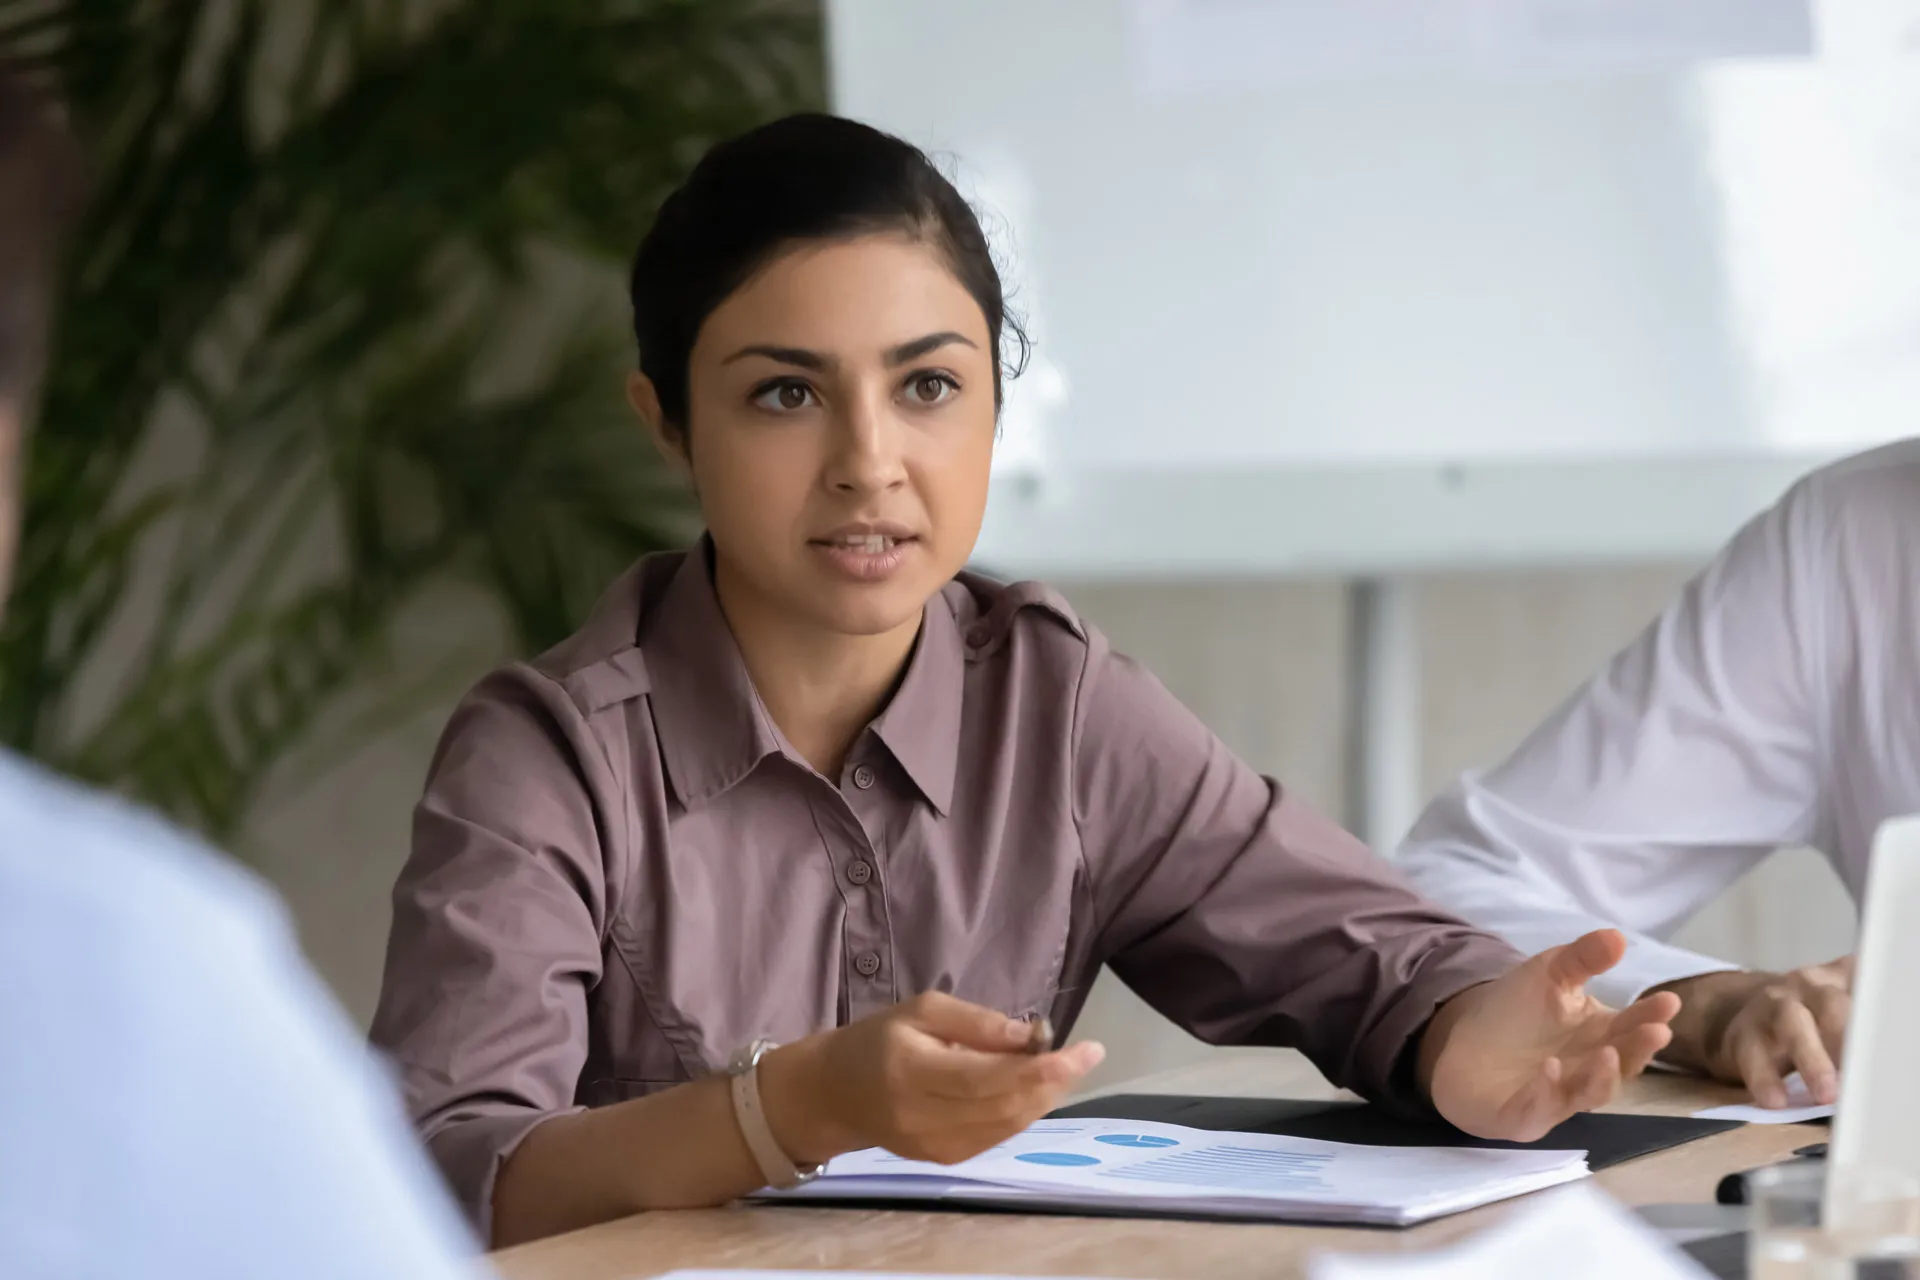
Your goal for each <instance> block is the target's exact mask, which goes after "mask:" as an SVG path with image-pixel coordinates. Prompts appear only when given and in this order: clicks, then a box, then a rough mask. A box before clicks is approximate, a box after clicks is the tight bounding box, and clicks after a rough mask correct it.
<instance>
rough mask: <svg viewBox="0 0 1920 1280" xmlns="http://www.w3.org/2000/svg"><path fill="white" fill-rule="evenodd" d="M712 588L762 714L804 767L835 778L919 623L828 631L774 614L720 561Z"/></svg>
mask: <svg viewBox="0 0 1920 1280" xmlns="http://www.w3.org/2000/svg"><path fill="white" fill-rule="evenodd" d="M714 591H715V594H716V595H717V596H718V597H719V600H720V608H721V611H722V612H723V613H725V615H726V618H727V625H728V627H729V628H731V629H732V631H733V638H734V643H735V644H737V645H738V646H739V648H740V656H741V659H742V660H743V661H744V662H745V663H746V664H747V674H748V675H749V676H751V677H752V679H753V687H754V689H755V691H756V692H758V693H759V695H760V701H761V702H763V703H765V704H766V708H767V714H769V715H771V716H772V717H773V722H774V724H776V725H778V726H779V728H780V732H781V733H782V734H783V735H785V737H786V739H787V741H788V742H789V743H791V744H792V746H793V749H794V750H795V751H797V752H799V753H800V755H801V756H802V757H803V758H804V759H805V760H806V761H807V763H808V764H810V765H812V766H813V767H814V769H816V770H817V771H818V772H819V773H820V775H821V776H822V777H825V778H828V779H832V780H835V781H837V780H838V779H839V776H840V769H841V766H842V765H843V764H845V762H846V758H847V752H848V751H850V750H852V748H853V743H854V740H855V739H856V738H858V737H859V736H860V732H861V730H863V729H865V728H866V727H867V725H868V724H869V723H870V722H871V721H872V720H873V718H874V717H875V716H876V715H878V714H880V710H881V708H883V707H884V706H886V704H887V701H888V699H890V698H891V697H892V696H893V690H894V686H896V685H897V684H898V683H899V682H900V676H901V673H902V672H903V671H904V670H905V669H906V665H907V657H908V655H909V654H911V653H912V652H913V644H914V641H915V640H916V639H917V638H918V636H919V634H920V620H919V619H918V618H915V619H913V621H912V622H910V623H908V624H907V625H905V626H903V627H900V628H897V629H895V630H893V631H889V632H883V633H882V634H879V635H872V636H850V635H845V634H839V633H833V632H828V631H825V630H823V629H821V628H819V627H814V626H809V625H807V624H806V623H804V622H798V621H794V620H791V619H787V618H780V617H776V616H773V613H772V611H771V610H769V609H767V608H765V607H764V604H763V603H762V602H761V601H760V600H759V599H757V598H756V597H755V595H754V593H753V592H752V590H751V588H745V587H744V586H743V584H740V583H738V582H737V581H735V580H733V579H732V577H731V575H730V574H728V573H727V571H726V569H725V568H724V566H720V565H716V566H715V569H714Z"/></svg>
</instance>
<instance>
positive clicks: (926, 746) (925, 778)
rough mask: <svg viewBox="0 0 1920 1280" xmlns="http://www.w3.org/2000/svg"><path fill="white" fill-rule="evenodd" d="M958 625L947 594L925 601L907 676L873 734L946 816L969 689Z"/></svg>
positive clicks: (902, 679) (908, 662) (876, 722)
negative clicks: (963, 701) (962, 706)
mask: <svg viewBox="0 0 1920 1280" xmlns="http://www.w3.org/2000/svg"><path fill="white" fill-rule="evenodd" d="M966 674H967V672H966V653H965V650H964V648H963V647H962V645H961V642H960V625H959V623H958V622H956V621H955V620H954V616H953V608H952V606H951V605H949V604H948V603H947V597H946V593H945V592H941V593H939V594H936V595H935V596H934V597H933V599H931V600H929V601H927V606H926V609H925V610H924V611H923V613H922V614H921V618H920V638H919V639H918V640H917V641H915V642H914V646H913V656H912V657H910V658H909V659H908V660H907V674H906V675H905V676H904V677H902V678H901V681H900V687H899V688H898V689H896V690H894V694H893V700H892V701H891V702H889V703H888V704H887V707H886V710H884V711H882V712H881V713H880V718H879V719H877V720H875V721H874V722H873V732H874V735H875V736H876V737H878V738H879V739H880V741H881V742H883V743H885V744H886V748H887V750H888V751H890V752H891V753H892V754H893V758H894V759H895V760H897V761H899V762H900V767H901V768H902V769H904V770H906V772H907V776H908V777H910V778H912V779H913V785H914V786H916V787H918V788H920V794H921V795H923V796H925V797H926V798H927V803H928V804H931V805H932V806H933V807H934V809H935V810H937V811H938V812H939V813H940V815H941V816H942V817H945V816H946V813H947V810H948V809H949V808H950V807H951V806H952V804H953V782H954V775H955V773H956V772H957V770H958V769H959V765H960V704H961V697H962V694H963V692H964V690H965V687H966Z"/></svg>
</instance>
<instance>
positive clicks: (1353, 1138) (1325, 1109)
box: [1053, 1093, 1741, 1172]
mask: <svg viewBox="0 0 1920 1280" xmlns="http://www.w3.org/2000/svg"><path fill="white" fill-rule="evenodd" d="M1053 1114H1054V1115H1055V1116H1056V1117H1059V1118H1062V1119H1065V1118H1070V1117H1077V1118H1080V1119H1104V1120H1149V1121H1156V1122H1158V1123H1160V1124H1179V1125H1185V1126H1187V1127H1188V1128H1189V1129H1214V1130H1223V1131H1227V1132H1233V1133H1272V1134H1279V1135H1282V1136H1285V1137H1289V1138H1319V1139H1322V1140H1324V1141H1327V1142H1352V1143H1359V1144H1362V1145H1365V1146H1375V1147H1504V1148H1507V1149H1509V1150H1520V1151H1524V1150H1528V1149H1534V1150H1540V1151H1585V1152H1586V1153H1587V1167H1588V1168H1589V1169H1592V1170H1594V1171H1596V1172H1598V1171H1599V1170H1601V1169H1605V1168H1607V1167H1608V1166H1610V1165H1616V1164H1620V1163H1621V1162H1623V1161H1626V1160H1632V1159H1634V1158H1635V1157H1637V1156H1645V1155H1652V1154H1653V1153H1654V1152H1656V1151H1665V1150H1666V1149H1667V1148H1669V1147H1677V1146H1680V1145H1681V1144H1682V1143H1687V1142H1692V1141H1693V1140H1694V1139H1696V1138H1704V1137H1706V1136H1707V1135H1708V1134H1710V1133H1721V1132H1724V1131H1725V1130H1728V1129H1738V1128H1739V1127H1740V1125H1741V1122H1740V1121H1738V1120H1696V1119H1694V1118H1693V1117H1691V1116H1640V1115H1619V1114H1612V1113H1604V1112H1592V1111H1589V1112H1583V1113H1582V1114H1580V1115H1577V1116H1574V1117H1573V1118H1572V1119H1571V1120H1568V1121H1566V1122H1565V1123H1564V1124H1560V1125H1556V1126H1555V1127H1554V1128H1553V1129H1552V1130H1550V1131H1549V1132H1548V1134H1547V1136H1546V1137H1544V1138H1542V1139H1540V1140H1539V1141H1538V1142H1501V1141H1497V1140H1494V1139H1490V1138H1476V1137H1474V1136H1473V1135H1471V1134H1467V1133H1462V1132H1461V1131H1460V1130H1458V1129H1456V1128H1454V1127H1453V1126H1452V1125H1450V1124H1448V1123H1447V1122H1446V1121H1444V1120H1439V1119H1435V1120H1410V1119H1408V1118H1406V1117H1405V1116H1400V1115H1396V1114H1394V1113H1393V1112H1391V1111H1388V1110H1387V1109H1386V1108H1384V1107H1376V1106H1374V1105H1372V1104H1371V1103H1365V1102H1326V1101H1321V1102H1302V1101H1299V1100H1297V1099H1295V1100H1290V1099H1284V1098H1201V1097H1190V1096H1187V1095H1185V1094H1172V1093H1169V1094H1154V1093H1123V1094H1116V1095H1114V1096H1112V1097H1107V1098H1094V1099H1092V1100H1091V1101H1088V1102H1081V1103H1076V1104H1075V1105H1073V1106H1071V1107H1065V1108H1062V1109H1061V1110H1059V1111H1056V1112H1054V1113H1053Z"/></svg>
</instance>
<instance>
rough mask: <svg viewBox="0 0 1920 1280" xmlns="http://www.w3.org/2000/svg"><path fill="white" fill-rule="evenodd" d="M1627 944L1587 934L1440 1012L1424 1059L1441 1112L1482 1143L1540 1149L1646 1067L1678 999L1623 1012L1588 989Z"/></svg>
mask: <svg viewBox="0 0 1920 1280" xmlns="http://www.w3.org/2000/svg"><path fill="white" fill-rule="evenodd" d="M1626 946H1627V942H1626V939H1625V938H1624V937H1623V936H1622V935H1621V934H1620V932H1619V931H1618V930H1615V929H1602V930H1599V931H1597V932H1594V933H1589V934H1587V935H1586V936H1585V937H1583V938H1579V939H1577V940H1575V941H1573V942H1570V943H1568V944H1567V945H1566V946H1564V947H1555V948H1553V949H1552V950H1550V951H1543V952H1541V953H1540V954H1539V955H1537V956H1535V957H1533V959H1531V960H1529V961H1527V962H1526V963H1525V964H1523V965H1521V966H1520V967H1519V968H1517V969H1514V970H1513V971H1512V972H1511V973H1508V974H1507V975H1506V976H1505V977H1502V978H1498V979H1495V980H1494V981H1492V982H1488V983H1483V984H1481V985H1480V986H1477V987H1473V988H1470V989H1469V990H1466V991H1463V992H1461V993H1460V994H1459V995H1457V996H1455V997H1454V998H1453V999H1451V1000H1449V1001H1448V1002H1447V1003H1446V1004H1444V1005H1442V1006H1441V1008H1440V1011H1439V1012H1438V1013H1437V1014H1435V1015H1434V1018H1433V1021H1432V1022H1431V1023H1429V1024H1428V1026H1427V1030H1426V1033H1425V1034H1424V1035H1423V1036H1422V1037H1421V1041H1420V1056H1419V1069H1420V1080H1421V1083H1422V1084H1423V1085H1425V1086H1426V1089H1427V1093H1428V1096H1429V1097H1431V1098H1432V1099H1433V1105H1434V1106H1435V1108H1437V1109H1438V1110H1439V1112H1440V1114H1441V1115H1442V1116H1444V1117H1446V1118H1447V1120H1449V1121H1450V1122H1452V1123H1453V1124H1454V1125H1455V1126H1457V1127H1459V1128H1461V1129H1464V1130H1466V1131H1467V1132H1468V1133H1471V1134H1474V1135H1476V1136H1478V1137H1482V1138H1505V1139H1509V1140H1511V1141H1515V1142H1532V1141H1534V1140H1535V1139H1537V1138H1540V1137H1541V1136H1543V1135H1544V1134H1545V1133H1546V1132H1547V1130H1549V1129H1551V1128H1553V1126H1555V1125H1557V1124H1559V1123H1560V1122H1561V1121H1562V1120H1565V1119H1566V1118H1567V1117H1568V1116H1570V1115H1572V1114H1574V1113H1575V1112H1576V1111H1591V1110H1593V1109H1594V1108H1595V1107H1598V1106H1602V1105H1604V1104H1605V1103H1606V1102H1607V1101H1608V1100H1609V1099H1611V1098H1612V1097H1613V1094H1614V1091H1615V1090H1616V1089H1617V1088H1618V1087H1619V1085H1620V1082H1621V1081H1622V1080H1630V1079H1632V1078H1633V1077H1635V1076H1637V1075H1639V1074H1640V1073H1641V1072H1642V1071H1644V1070H1646V1067H1647V1064H1648V1063H1649V1062H1651V1061H1652V1060H1653V1056H1654V1054H1656V1053H1658V1052H1660V1050H1661V1049H1663V1048H1665V1047H1666V1044H1667V1041H1668V1039H1669V1038H1670V1037H1671V1035H1672V1031H1671V1029H1670V1028H1669V1027H1668V1026H1667V1023H1668V1022H1669V1021H1671V1020H1672V1018H1673V1016H1674V1014H1675V1013H1676V1012H1677V1011H1678V1010H1679V1008H1680V1001H1679V999H1678V998H1677V997H1675V996H1674V995H1672V994H1670V993H1660V994H1657V995H1649V996H1647V997H1645V998H1644V999H1641V1000H1639V1001H1637V1002H1636V1003H1635V1004H1633V1005H1632V1006H1631V1007H1629V1008H1627V1009H1624V1010H1621V1011H1619V1012H1615V1011H1614V1010H1612V1009H1609V1008H1608V1007H1607V1006H1606V1005H1603V1004H1601V1003H1600V1002H1599V1001H1598V1000H1595V999H1594V998H1593V997H1592V996H1589V995H1588V994H1587V991H1586V986H1587V982H1588V981H1589V980H1590V979H1592V978H1594V977H1597V976H1598V975H1600V974H1602V973H1605V972H1606V971H1607V970H1608V969H1611V968H1613V966H1614V965H1616V964H1618V963H1619V962H1620V957H1621V956H1622V955H1624V954H1625V952H1626Z"/></svg>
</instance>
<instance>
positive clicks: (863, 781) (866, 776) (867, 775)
mask: <svg viewBox="0 0 1920 1280" xmlns="http://www.w3.org/2000/svg"><path fill="white" fill-rule="evenodd" d="M853 785H854V786H856V787H858V788H860V789H861V790H862V791H865V790H866V789H867V788H868V787H870V786H872V785H873V770H872V769H871V768H869V767H868V766H866V765H864V764H863V765H858V766H856V767H855V768H854V771H853Z"/></svg>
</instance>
